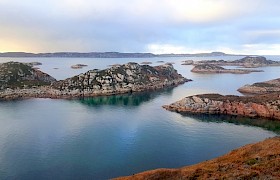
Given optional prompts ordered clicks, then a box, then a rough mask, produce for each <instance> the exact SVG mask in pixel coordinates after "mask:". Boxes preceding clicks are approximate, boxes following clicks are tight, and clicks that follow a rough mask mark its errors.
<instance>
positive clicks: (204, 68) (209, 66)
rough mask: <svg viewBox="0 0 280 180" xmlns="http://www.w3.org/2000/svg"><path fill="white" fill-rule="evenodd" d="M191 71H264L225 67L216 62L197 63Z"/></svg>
mask: <svg viewBox="0 0 280 180" xmlns="http://www.w3.org/2000/svg"><path fill="white" fill-rule="evenodd" d="M191 72H195V73H204V74H207V73H232V74H248V73H251V72H262V71H261V70H247V69H225V68H223V67H221V66H218V65H215V64H199V65H196V66H195V67H194V68H193V69H192V70H191Z"/></svg>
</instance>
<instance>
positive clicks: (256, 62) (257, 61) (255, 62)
mask: <svg viewBox="0 0 280 180" xmlns="http://www.w3.org/2000/svg"><path fill="white" fill-rule="evenodd" d="M201 64H212V65H217V66H240V67H244V68H257V67H265V66H280V62H279V61H272V60H267V59H266V58H265V57H262V56H246V57H244V58H242V59H238V60H234V61H225V60H207V61H196V62H194V63H193V65H201Z"/></svg>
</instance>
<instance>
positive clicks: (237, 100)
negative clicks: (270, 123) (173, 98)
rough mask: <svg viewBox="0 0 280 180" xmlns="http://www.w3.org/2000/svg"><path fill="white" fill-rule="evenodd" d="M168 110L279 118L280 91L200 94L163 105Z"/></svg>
mask: <svg viewBox="0 0 280 180" xmlns="http://www.w3.org/2000/svg"><path fill="white" fill-rule="evenodd" d="M163 108H165V109H167V110H169V111H175V112H179V113H190V114H225V115H234V116H247V117H252V118H258V117H261V118H268V119H275V120H280V92H277V93H270V94H263V95H256V96H233V95H227V96H223V95H220V94H201V95H194V96H189V97H185V98H183V99H182V100H179V101H177V102H174V103H172V104H170V105H165V106H163Z"/></svg>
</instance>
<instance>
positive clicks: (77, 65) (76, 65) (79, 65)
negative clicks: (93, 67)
mask: <svg viewBox="0 0 280 180" xmlns="http://www.w3.org/2000/svg"><path fill="white" fill-rule="evenodd" d="M86 66H88V65H86V64H75V65H72V66H71V68H72V69H82V68H83V67H86Z"/></svg>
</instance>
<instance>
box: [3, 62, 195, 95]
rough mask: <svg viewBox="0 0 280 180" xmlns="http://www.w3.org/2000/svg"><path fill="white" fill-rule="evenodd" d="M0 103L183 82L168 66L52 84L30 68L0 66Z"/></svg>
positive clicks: (94, 73) (129, 67)
mask: <svg viewBox="0 0 280 180" xmlns="http://www.w3.org/2000/svg"><path fill="white" fill-rule="evenodd" d="M0 69H1V71H0V79H1V81H0V85H1V86H0V100H14V99H25V98H32V97H36V98H66V99H68V98H81V97H92V96H100V95H113V94H123V93H131V92H140V91H149V90H157V89H162V88H165V87H170V86H176V85H179V84H183V83H185V82H187V81H190V80H189V79H186V78H184V77H183V76H182V75H181V74H178V73H177V71H176V70H175V69H174V68H173V66H172V65H170V64H164V65H160V66H155V67H152V66H149V65H139V64H137V63H127V64H123V65H116V66H112V67H110V68H107V69H104V70H98V69H93V70H90V71H88V72H86V73H82V74H79V75H77V76H74V77H71V78H67V79H65V80H61V81H56V80H55V79H54V78H53V77H51V76H50V75H48V74H46V73H43V72H42V71H40V70H38V69H33V68H32V67H31V66H30V65H27V64H25V63H18V62H9V63H3V64H0Z"/></svg>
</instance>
